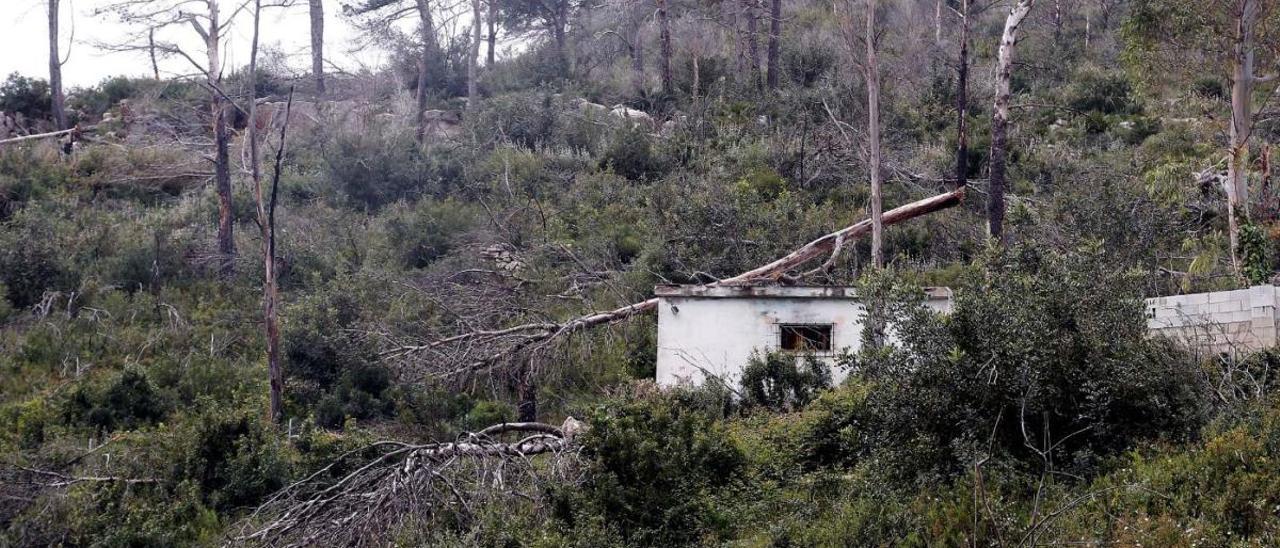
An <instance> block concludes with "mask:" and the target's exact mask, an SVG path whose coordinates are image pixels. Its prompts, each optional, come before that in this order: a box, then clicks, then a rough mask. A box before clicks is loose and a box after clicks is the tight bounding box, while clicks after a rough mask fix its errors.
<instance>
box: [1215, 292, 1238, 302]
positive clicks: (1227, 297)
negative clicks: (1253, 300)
mask: <svg viewBox="0 0 1280 548" xmlns="http://www.w3.org/2000/svg"><path fill="white" fill-rule="evenodd" d="M1235 299H1236V295H1235V291H1214V292H1213V293H1209V302H1210V303H1225V302H1227V301H1231V300H1235Z"/></svg>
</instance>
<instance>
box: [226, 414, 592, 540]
mask: <svg viewBox="0 0 1280 548" xmlns="http://www.w3.org/2000/svg"><path fill="white" fill-rule="evenodd" d="M582 428H583V426H582V424H581V423H579V422H578V421H576V420H574V419H573V418H569V419H567V420H566V421H565V423H564V425H563V426H561V427H555V426H552V425H548V424H542V423H502V424H498V425H494V426H490V427H488V428H485V429H484V430H481V431H479V432H476V433H473V434H466V435H464V436H462V437H461V438H460V439H458V440H457V441H454V442H449V443H431V444H424V445H414V444H408V443H402V442H396V441H380V442H376V443H372V444H369V445H367V446H365V447H363V448H360V449H357V450H355V451H351V452H348V453H346V454H343V455H341V456H339V457H338V458H337V459H335V460H334V461H333V462H331V463H329V465H327V466H325V467H324V468H322V469H320V470H319V471H317V472H315V473H313V474H311V475H310V476H307V477H306V478H304V479H302V480H301V481H298V482H297V483H294V484H293V485H290V486H289V487H286V488H285V489H283V490H281V491H280V492H279V493H276V494H275V495H274V496H273V497H271V498H270V499H269V500H267V502H265V503H264V504H263V505H262V506H260V507H259V508H258V509H257V510H256V511H254V513H253V514H252V515H251V516H249V517H248V518H247V519H246V520H245V522H244V524H243V525H242V527H241V530H240V534H239V536H237V537H236V538H235V539H233V543H235V544H252V545H272V546H277V545H283V546H305V545H317V544H324V545H350V546H368V545H382V544H385V543H386V541H387V539H388V537H389V536H393V535H395V534H396V533H397V532H398V531H403V530H405V528H406V527H411V526H425V525H428V524H432V523H453V524H459V525H465V524H466V523H467V522H468V521H470V520H471V519H472V518H473V516H474V509H475V508H476V507H477V506H478V505H482V504H486V503H492V502H500V501H503V500H514V499H516V498H519V499H525V500H536V499H537V497H538V496H539V493H540V490H539V489H536V487H537V486H538V485H539V484H541V483H542V482H546V481H553V480H554V481H574V477H573V476H574V474H575V473H576V470H577V467H576V466H575V463H576V458H575V457H576V455H577V453H576V451H575V445H574V444H573V438H574V435H575V434H576V433H577V432H579V431H581V430H582ZM517 435H518V436H520V437H519V438H518V439H516V440H515V441H509V442H505V441H502V440H503V438H504V437H507V436H517ZM544 454H546V455H550V456H551V458H550V459H549V460H548V462H545V463H539V464H538V465H535V462H534V460H533V457H534V456H537V455H544ZM370 457H372V458H370ZM359 459H369V460H367V462H364V463H363V464H359V465H356V464H353V463H352V461H358V460H359ZM347 470H350V471H349V472H346V471H347ZM344 472H345V473H344ZM335 478H336V479H335Z"/></svg>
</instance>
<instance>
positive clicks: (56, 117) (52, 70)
mask: <svg viewBox="0 0 1280 548" xmlns="http://www.w3.org/2000/svg"><path fill="white" fill-rule="evenodd" d="M58 2H59V0H49V97H50V103H51V104H50V107H51V110H52V112H53V123H54V125H56V126H57V129H67V111H66V108H65V104H64V103H65V98H64V97H63V95H62V56H61V55H59V54H58Z"/></svg>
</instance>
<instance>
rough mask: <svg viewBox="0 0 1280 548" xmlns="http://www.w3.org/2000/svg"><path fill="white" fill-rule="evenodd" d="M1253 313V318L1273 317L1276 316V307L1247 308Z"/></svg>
mask: <svg viewBox="0 0 1280 548" xmlns="http://www.w3.org/2000/svg"><path fill="white" fill-rule="evenodd" d="M1249 312H1251V313H1253V317H1254V318H1274V317H1276V307H1274V306H1270V305H1267V306H1254V307H1252V308H1250V309H1249Z"/></svg>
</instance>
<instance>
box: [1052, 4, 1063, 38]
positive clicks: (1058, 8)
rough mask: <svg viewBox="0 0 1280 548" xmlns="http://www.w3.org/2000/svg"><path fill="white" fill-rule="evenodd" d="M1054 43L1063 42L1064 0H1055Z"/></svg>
mask: <svg viewBox="0 0 1280 548" xmlns="http://www.w3.org/2000/svg"><path fill="white" fill-rule="evenodd" d="M1053 44H1054V45H1055V46H1056V45H1061V44H1062V0H1053Z"/></svg>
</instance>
